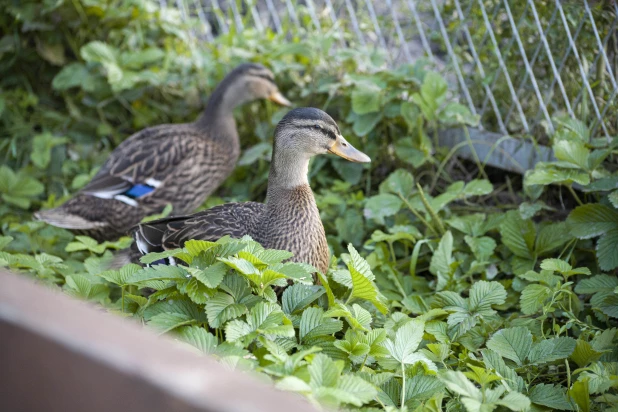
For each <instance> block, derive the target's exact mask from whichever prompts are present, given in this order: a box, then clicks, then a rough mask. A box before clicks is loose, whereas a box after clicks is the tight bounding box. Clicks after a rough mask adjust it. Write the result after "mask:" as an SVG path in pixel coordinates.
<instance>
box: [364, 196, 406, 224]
mask: <svg viewBox="0 0 618 412" xmlns="http://www.w3.org/2000/svg"><path fill="white" fill-rule="evenodd" d="M402 205H403V201H402V200H401V199H399V197H397V196H395V195H392V194H389V193H383V194H380V195H376V196H371V197H370V198H369V199H367V203H365V209H364V210H363V213H364V215H365V218H367V219H376V220H377V221H378V222H382V221H383V219H384V218H385V217H386V216H392V215H394V214H395V213H397V212H399V209H401V206H402Z"/></svg>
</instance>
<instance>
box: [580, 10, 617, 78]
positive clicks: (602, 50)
mask: <svg viewBox="0 0 618 412" xmlns="http://www.w3.org/2000/svg"><path fill="white" fill-rule="evenodd" d="M614 4H615V3H614ZM584 6H585V7H586V13H587V14H588V16H589V17H590V24H592V31H593V32H594V37H595V38H596V40H597V45H598V46H599V52H600V53H601V55H602V56H603V60H604V61H605V69H606V70H607V72H608V73H609V78H610V79H611V81H612V86H613V87H614V90H616V89H618V85H617V84H616V78H615V77H614V72H613V71H612V66H611V65H610V64H609V58H608V57H607V54H606V53H605V45H604V44H603V43H601V37H599V31H598V30H597V25H596V23H595V22H594V17H593V16H592V11H591V10H590V6H589V5H588V0H584ZM615 22H616V20H615V19H614V23H615ZM611 32H612V30H610V33H611Z"/></svg>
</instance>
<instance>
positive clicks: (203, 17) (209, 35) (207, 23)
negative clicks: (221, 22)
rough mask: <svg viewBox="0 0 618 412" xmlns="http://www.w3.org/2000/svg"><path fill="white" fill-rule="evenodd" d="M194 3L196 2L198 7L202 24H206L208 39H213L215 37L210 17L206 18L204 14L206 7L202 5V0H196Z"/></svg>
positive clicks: (205, 32)
mask: <svg viewBox="0 0 618 412" xmlns="http://www.w3.org/2000/svg"><path fill="white" fill-rule="evenodd" d="M193 4H195V8H196V9H197V17H198V18H199V19H200V21H201V22H202V25H203V26H204V34H205V35H206V39H207V40H208V41H213V40H214V37H213V35H212V29H211V27H210V23H209V22H208V19H207V18H206V15H205V14H204V7H203V6H202V2H201V0H194V1H193Z"/></svg>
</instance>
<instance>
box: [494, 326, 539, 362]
mask: <svg viewBox="0 0 618 412" xmlns="http://www.w3.org/2000/svg"><path fill="white" fill-rule="evenodd" d="M487 347H488V348H489V349H491V350H493V351H494V352H496V353H498V354H499V355H500V356H502V357H504V358H507V359H510V360H512V361H513V362H515V363H516V364H517V365H518V366H522V365H523V364H524V362H525V360H526V358H527V357H528V353H530V348H531V347H532V334H531V333H530V331H529V330H528V329H526V328H524V327H516V328H508V329H501V330H499V331H498V332H496V333H495V334H494V335H493V336H492V337H491V339H489V340H488V341H487Z"/></svg>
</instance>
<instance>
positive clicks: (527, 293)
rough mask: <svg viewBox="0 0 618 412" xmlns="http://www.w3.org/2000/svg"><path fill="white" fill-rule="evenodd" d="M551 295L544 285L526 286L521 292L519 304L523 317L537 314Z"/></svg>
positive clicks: (550, 291)
mask: <svg viewBox="0 0 618 412" xmlns="http://www.w3.org/2000/svg"><path fill="white" fill-rule="evenodd" d="M552 295H553V292H552V290H551V289H550V288H549V287H547V286H545V285H537V284H533V285H528V286H526V287H525V288H524V290H523V291H522V292H521V297H520V300H519V304H520V306H521V311H522V313H523V314H524V315H533V314H535V313H537V312H538V311H539V310H541V308H542V307H543V305H544V304H545V301H546V300H547V299H549V297H551V296H552Z"/></svg>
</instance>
